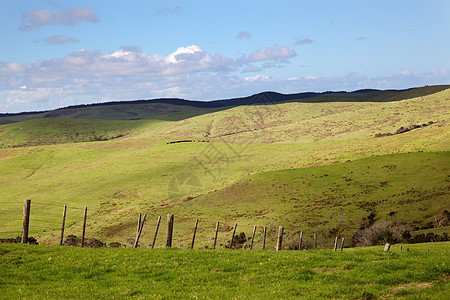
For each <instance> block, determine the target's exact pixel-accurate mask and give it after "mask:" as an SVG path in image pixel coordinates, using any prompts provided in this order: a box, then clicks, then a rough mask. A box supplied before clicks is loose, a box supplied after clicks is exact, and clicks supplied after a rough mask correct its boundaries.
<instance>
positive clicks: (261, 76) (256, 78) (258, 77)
mask: <svg viewBox="0 0 450 300" xmlns="http://www.w3.org/2000/svg"><path fill="white" fill-rule="evenodd" d="M244 80H246V81H260V80H262V81H268V80H270V77H269V76H267V75H264V74H258V75H256V76H251V77H245V78H244Z"/></svg>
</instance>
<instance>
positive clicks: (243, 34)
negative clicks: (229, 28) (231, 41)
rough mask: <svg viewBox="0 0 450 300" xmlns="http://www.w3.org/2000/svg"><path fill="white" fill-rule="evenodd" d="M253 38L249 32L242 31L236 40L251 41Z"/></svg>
mask: <svg viewBox="0 0 450 300" xmlns="http://www.w3.org/2000/svg"><path fill="white" fill-rule="evenodd" d="M251 37H252V34H251V33H250V32H248V31H241V32H239V33H238V34H237V36H236V38H237V39H238V40H243V39H247V40H248V39H250V38H251Z"/></svg>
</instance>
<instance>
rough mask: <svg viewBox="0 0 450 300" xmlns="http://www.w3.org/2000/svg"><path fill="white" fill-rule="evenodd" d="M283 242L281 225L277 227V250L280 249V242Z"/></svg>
mask: <svg viewBox="0 0 450 300" xmlns="http://www.w3.org/2000/svg"><path fill="white" fill-rule="evenodd" d="M282 243H283V226H280V227H278V239H277V248H276V250H277V251H280V250H281V244H282Z"/></svg>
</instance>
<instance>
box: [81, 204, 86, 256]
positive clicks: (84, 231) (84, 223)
mask: <svg viewBox="0 0 450 300" xmlns="http://www.w3.org/2000/svg"><path fill="white" fill-rule="evenodd" d="M86 217H87V206H85V207H84V218H83V234H82V235H81V247H84V235H85V233H86Z"/></svg>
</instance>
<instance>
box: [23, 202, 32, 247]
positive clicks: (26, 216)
mask: <svg viewBox="0 0 450 300" xmlns="http://www.w3.org/2000/svg"><path fill="white" fill-rule="evenodd" d="M30 208H31V200H30V199H25V200H23V217H22V244H26V243H28V230H29V228H30Z"/></svg>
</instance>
